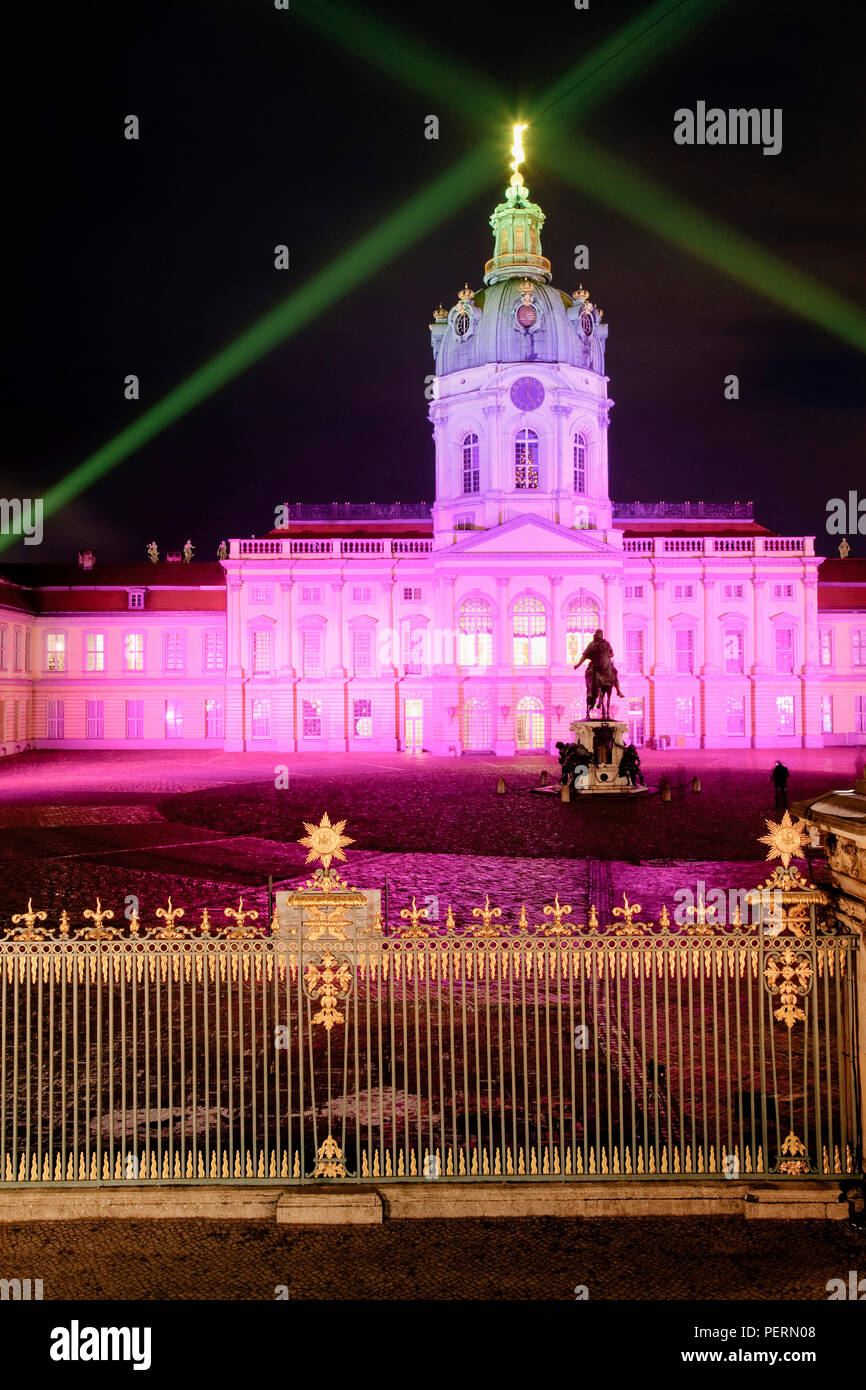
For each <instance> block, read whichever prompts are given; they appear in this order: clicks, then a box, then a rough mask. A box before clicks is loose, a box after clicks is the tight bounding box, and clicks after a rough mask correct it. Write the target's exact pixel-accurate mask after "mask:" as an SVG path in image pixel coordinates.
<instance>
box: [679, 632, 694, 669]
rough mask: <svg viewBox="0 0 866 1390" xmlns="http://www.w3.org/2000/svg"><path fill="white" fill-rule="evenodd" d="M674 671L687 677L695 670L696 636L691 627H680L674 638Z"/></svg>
mask: <svg viewBox="0 0 866 1390" xmlns="http://www.w3.org/2000/svg"><path fill="white" fill-rule="evenodd" d="M674 644H675V645H674V669H675V670H676V672H677V675H680V676H687V675H691V673H692V672H693V671H694V669H695V634H694V630H693V629H692V628H690V627H678V628H677V629H676V634H675V638H674Z"/></svg>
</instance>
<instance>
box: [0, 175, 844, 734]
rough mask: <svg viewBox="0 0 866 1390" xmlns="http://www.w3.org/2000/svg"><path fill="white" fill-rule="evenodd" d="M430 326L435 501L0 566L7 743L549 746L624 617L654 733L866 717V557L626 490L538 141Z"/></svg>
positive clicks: (632, 682) (622, 631) (735, 516)
mask: <svg viewBox="0 0 866 1390" xmlns="http://www.w3.org/2000/svg"><path fill="white" fill-rule="evenodd" d="M490 221H491V226H492V228H493V233H494V248H493V256H492V257H491V259H490V260H489V261H488V262H487V265H486V267H485V271H484V277H483V287H482V288H481V289H479V290H477V291H474V292H473V291H472V290H470V289H469V288H468V287H466V288H465V289H464V290H462V291H461V292H460V294H459V296H458V299H457V302H456V303H455V304H454V305H453V306H452V307H451V308H450V309H445V308H440V309H439V310H437V311H436V313H435V315H434V322H433V324H432V325H431V330H430V331H431V338H432V348H433V357H434V363H435V375H434V377H433V385H432V400H431V403H430V412H429V413H430V421H431V425H432V429H433V435H434V440H435V456H436V463H435V470H436V471H435V501H434V503H433V504H432V505H430V504H419V505H412V504H408V503H399V504H393V505H383V506H375V505H373V506H369V507H367V506H351V505H345V506H342V505H339V506H338V505H330V504H326V505H323V506H321V507H303V506H288V505H287V506H286V507H284V508H283V509H281V511H280V513H279V515H278V517H277V527H276V529H273V530H271V531H269V532H268V533H267V534H263V535H262V536H260V537H258V538H253V539H244V540H233V541H231V542H230V544H229V547H228V554H227V555H226V557H225V558H224V559H223V560H221V561H220V562H216V561H214V562H211V563H198V562H195V561H193V562H192V563H190V564H183V563H179V562H169V563H159V564H149V563H144V564H135V565H99V564H95V565H93V567H92V568H82V567H81V566H80V565H79V566H69V567H65V566H58V567H51V566H31V565H7V566H5V567H2V569H0V749H2V751H3V752H4V753H12V752H17V751H21V750H23V749H25V748H33V747H35V748H85V747H86V748H95V747H102V748H130V747H138V748H166V747H167V746H175V747H178V746H181V747H188V748H200V747H211V748H214V747H217V748H223V749H225V750H227V751H240V750H246V749H260V750H274V751H277V752H280V753H283V752H285V753H289V752H314V751H320V750H322V751H332V752H335V751H338V752H346V751H348V752H359V753H360V752H363V751H369V750H377V751H386V752H394V751H408V752H420V751H422V750H426V751H429V752H431V753H434V754H450V753H455V754H460V753H465V752H485V751H486V752H492V753H495V754H502V755H505V754H513V753H515V752H521V751H531V750H547V751H548V752H549V751H552V750H553V748H554V744H555V742H556V741H557V740H559V739H567V738H568V737H569V733H568V729H569V724H570V723H571V721H572V720H573V719H575V718H576V717H577V716H578V715H582V713H583V708H584V696H583V679H582V672H579V673H577V674H575V673H574V671H573V669H572V668H573V664H574V662H575V661H577V660H578V658H579V656H580V654H581V652H582V651H583V648H584V646H585V645H586V643H587V641H588V640H589V638H590V637H591V635H592V633H593V632H594V630H595V629H596V628H598V627H601V628H603V629H604V632H605V634H606V636H607V637H608V639H609V640H610V641H611V643H612V644H613V648H614V652H615V659H616V662H617V665H618V668H619V672H620V683H621V685H622V687H623V693H624V697H625V698H624V700H623V701H619V700H617V699H616V697H615V698H614V702H613V705H612V714H613V715H614V717H616V718H622V719H627V720H628V723H629V726H630V730H631V735H632V738H633V740H634V741H635V742H636V743H650V744H653V745H655V746H672V747H684V748H699V747H704V748H747V747H759V748H772V749H776V750H778V751H779V752H780V753H783V752H784V750H785V749H790V748H797V747H807V748H818V747H821V746H822V745H824V744H828V743H866V563H864V562H862V561H858V560H854V559H847V560H831V561H824V562H823V563H822V561H821V559H820V557H818V556H816V555H815V553H814V544H813V538H812V537H808V536H806V537H803V536H777V535H774V534H772V533H771V532H770V531H768V530H767V529H766V528H765V527H763V526H760V525H758V524H757V523H756V521H755V520H754V519H753V517H752V513H751V507H750V505H747V504H741V503H732V504H730V505H724V504H712V505H709V504H706V505H705V504H702V503H688V502H685V503H679V504H667V505H664V504H657V505H642V504H639V503H631V504H628V505H618V504H617V503H614V502H612V501H611V499H610V495H609V484H608V449H607V441H608V424H609V418H610V410H611V407H612V406H613V401H612V400H611V398H610V395H609V393H608V378H607V376H606V375H605V345H606V338H607V331H608V330H607V324H606V322H605V321H604V318H603V314H602V311H601V309H599V308H598V307H597V306H596V305H594V304H593V303H592V302H591V300H590V298H589V295H588V293H587V292H586V291H585V290H583V289H582V288H581V289H579V290H578V291H577V292H576V293H575V294H567V293H564V292H563V291H561V290H558V289H555V288H554V286H553V284H552V282H551V272H550V263H549V261H548V260H547V259H546V258H545V257H544V256H543V255H542V251H541V230H542V226H543V222H544V214H543V213H542V211H541V209H540V208H539V207H538V205H537V204H535V203H533V202H532V201H531V199H530V197H529V192H528V190H527V188H526V187H525V185H524V183H523V178H522V175H521V173H520V171H519V167H518V168H517V170H516V172H515V174H514V177H513V178H512V181H511V184H510V186H509V187H508V189H507V190H506V194H505V198H504V200H503V201H502V202H501V203H500V204H499V206H498V207H497V208H496V209H495V210H494V212H493V215H492V217H491V219H490Z"/></svg>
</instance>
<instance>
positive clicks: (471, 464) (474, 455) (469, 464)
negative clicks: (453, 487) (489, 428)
mask: <svg viewBox="0 0 866 1390" xmlns="http://www.w3.org/2000/svg"><path fill="white" fill-rule="evenodd" d="M479 477H480V474H479V471H478V435H477V434H467V435H466V436H465V437H464V440H463V491H464V492H477V491H478V480H479Z"/></svg>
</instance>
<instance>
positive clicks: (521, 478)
mask: <svg viewBox="0 0 866 1390" xmlns="http://www.w3.org/2000/svg"><path fill="white" fill-rule="evenodd" d="M514 486H515V488H516V489H517V491H518V492H533V491H536V490H537V488H538V435H537V434H536V433H535V430H521V431H520V433H519V434H518V436H517V438H516V439H515V441H514Z"/></svg>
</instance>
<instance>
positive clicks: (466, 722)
mask: <svg viewBox="0 0 866 1390" xmlns="http://www.w3.org/2000/svg"><path fill="white" fill-rule="evenodd" d="M463 747H464V748H465V749H468V750H471V751H472V752H478V751H479V750H481V749H486V748H489V747H490V705H489V703H488V702H487V700H481V699H479V698H478V696H477V695H470V697H469V699H468V700H467V701H466V703H465V705H464V706H463Z"/></svg>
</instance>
